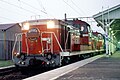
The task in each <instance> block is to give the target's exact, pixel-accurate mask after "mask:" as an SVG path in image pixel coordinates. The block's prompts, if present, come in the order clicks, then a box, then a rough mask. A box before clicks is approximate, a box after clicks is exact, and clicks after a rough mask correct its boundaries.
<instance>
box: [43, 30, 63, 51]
mask: <svg viewBox="0 0 120 80" xmlns="http://www.w3.org/2000/svg"><path fill="white" fill-rule="evenodd" d="M44 33H48V34H53V35H54V37H55V39H56V41H57V43H58V45H59V47H60V50H61V51H62V52H63V49H62V47H61V45H60V43H59V41H58V39H57V36H56V35H55V33H54V32H41V38H42V34H44ZM41 40H42V39H41ZM52 46H53V45H52Z"/></svg>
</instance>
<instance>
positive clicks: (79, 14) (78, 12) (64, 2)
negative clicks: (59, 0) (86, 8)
mask: <svg viewBox="0 0 120 80" xmlns="http://www.w3.org/2000/svg"><path fill="white" fill-rule="evenodd" d="M63 2H64V3H65V4H67V5H68V6H69V7H70V8H71V9H73V10H74V11H75V12H76V13H77V14H78V15H80V14H81V13H79V12H78V11H77V10H76V9H74V8H73V7H72V6H71V5H70V4H68V3H67V2H66V1H65V0H63Z"/></svg>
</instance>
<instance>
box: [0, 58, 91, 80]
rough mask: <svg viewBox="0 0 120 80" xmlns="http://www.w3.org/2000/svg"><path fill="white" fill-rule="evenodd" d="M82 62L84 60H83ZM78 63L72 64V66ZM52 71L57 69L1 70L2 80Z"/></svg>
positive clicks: (18, 78)
mask: <svg viewBox="0 0 120 80" xmlns="http://www.w3.org/2000/svg"><path fill="white" fill-rule="evenodd" d="M89 57H90V56H88V57H84V59H86V58H89ZM80 60H83V58H82V59H80ZM80 60H77V61H80ZM77 61H73V62H70V64H71V63H74V62H77ZM63 66H66V65H63ZM52 69H55V68H44V67H39V66H38V67H29V68H22V69H17V68H15V67H11V68H6V69H1V70H0V80H21V79H25V78H28V77H31V76H34V75H37V74H41V73H43V72H46V71H49V70H52Z"/></svg>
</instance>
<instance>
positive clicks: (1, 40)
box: [0, 23, 21, 60]
mask: <svg viewBox="0 0 120 80" xmlns="http://www.w3.org/2000/svg"><path fill="white" fill-rule="evenodd" d="M20 32H21V27H20V25H19V24H18V23H11V24H0V60H11V59H12V49H13V45H14V41H15V34H16V33H20Z"/></svg>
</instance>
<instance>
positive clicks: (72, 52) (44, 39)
mask: <svg viewBox="0 0 120 80" xmlns="http://www.w3.org/2000/svg"><path fill="white" fill-rule="evenodd" d="M21 25H22V33H19V34H16V40H15V44H14V47H13V51H12V53H13V62H14V63H15V65H16V66H20V67H27V66H31V65H35V64H39V65H44V66H48V67H54V66H60V65H62V64H63V63H67V62H68V61H69V60H70V59H72V58H71V57H72V56H76V57H79V56H80V55H83V54H89V53H93V52H100V51H103V46H102V44H103V42H104V40H103V37H102V36H100V37H101V38H99V39H96V38H97V36H96V38H95V36H94V35H93V34H92V32H91V29H90V26H89V24H88V23H86V22H84V21H81V20H72V21H62V20H57V19H43V20H31V21H27V22H23V23H21ZM97 45H99V46H97ZM96 46H97V47H96Z"/></svg>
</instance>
